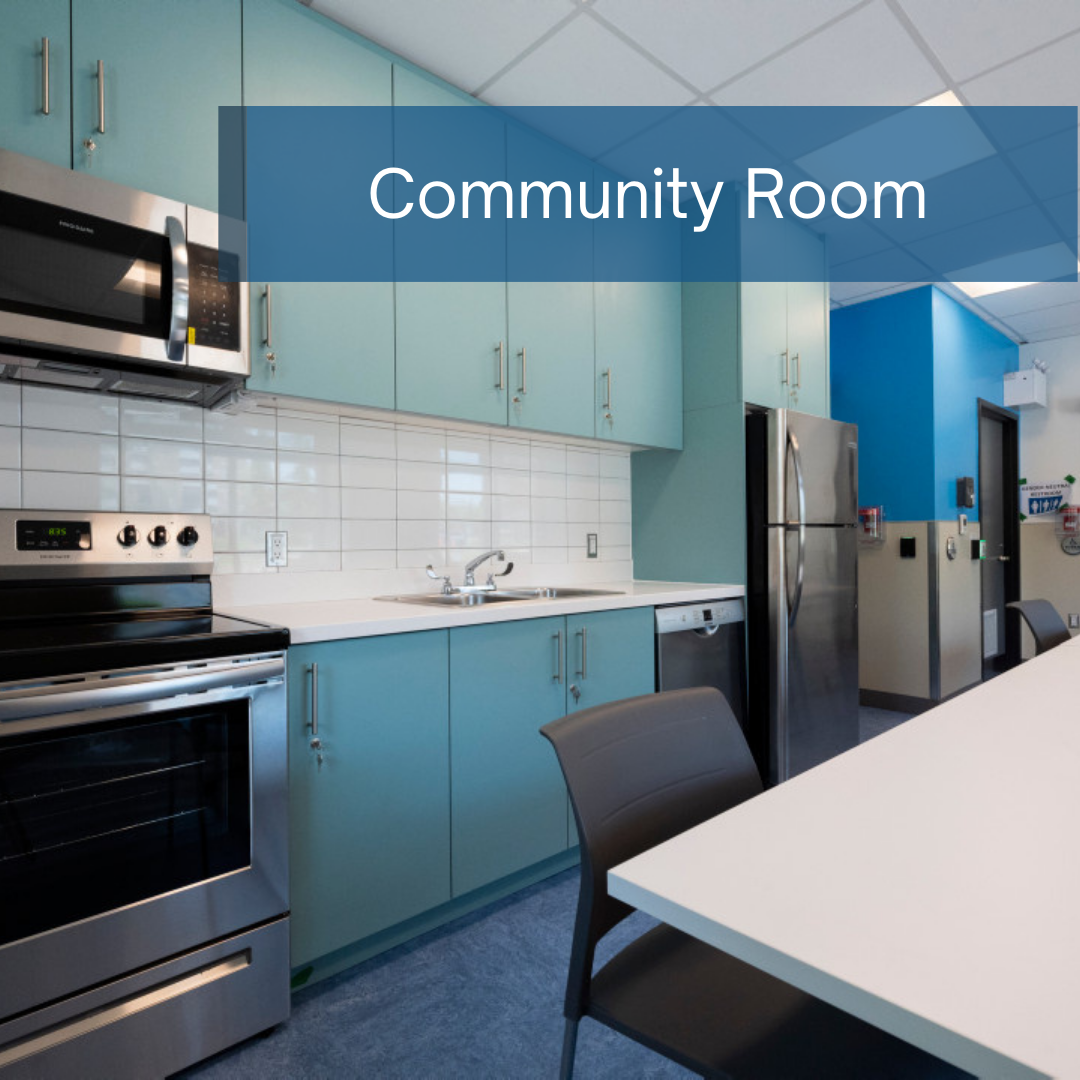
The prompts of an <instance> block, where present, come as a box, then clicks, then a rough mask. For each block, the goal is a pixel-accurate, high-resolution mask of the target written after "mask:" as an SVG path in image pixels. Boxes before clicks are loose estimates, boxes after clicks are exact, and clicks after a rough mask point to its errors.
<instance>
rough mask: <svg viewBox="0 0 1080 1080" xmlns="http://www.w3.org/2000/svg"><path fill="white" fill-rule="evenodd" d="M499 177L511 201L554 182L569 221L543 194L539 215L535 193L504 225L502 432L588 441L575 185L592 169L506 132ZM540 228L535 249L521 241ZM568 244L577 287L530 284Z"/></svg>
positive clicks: (587, 275)
mask: <svg viewBox="0 0 1080 1080" xmlns="http://www.w3.org/2000/svg"><path fill="white" fill-rule="evenodd" d="M506 153H507V173H508V176H509V180H510V187H511V190H513V191H514V192H515V195H516V194H517V193H519V192H520V190H521V183H522V182H523V181H533V180H538V181H541V182H543V183H547V184H550V183H552V182H553V181H555V180H562V181H564V182H565V183H567V184H568V185H569V187H570V197H571V205H572V207H573V210H572V213H573V219H572V220H571V221H567V220H566V218H565V216H564V208H563V207H564V203H563V200H564V193H563V191H562V190H561V189H555V190H554V191H553V192H552V194H551V196H550V204H549V206H550V210H549V216H548V217H547V218H546V219H545V218H543V217H541V214H542V212H543V210H542V208H543V200H542V194H543V193H542V192H541V191H539V190H538V189H533V190H532V191H531V192H530V195H529V217H528V218H526V219H525V220H524V221H522V220H521V217H520V212H519V213H517V214H515V217H514V220H513V221H511V222H509V223H508V225H507V260H508V265H509V269H510V274H509V278H510V280H509V281H508V282H507V286H506V298H507V322H508V334H509V349H510V376H509V377H510V395H511V396H510V426H511V427H523V428H532V429H534V430H537V431H553V432H558V433H560V434H565V435H584V436H587V437H590V438H591V437H592V435H593V433H594V430H595V427H594V424H595V421H594V418H593V413H594V409H595V397H594V392H593V378H592V373H593V367H594V363H593V358H594V355H595V354H594V341H593V338H594V332H593V271H592V229H591V228H590V229H585V228H583V227H582V223H581V218H580V215H579V214H578V211H577V203H578V195H579V189H578V185H579V184H580V183H581V182H584V183H586V184H589V183H591V181H592V173H593V171H592V166H591V165H590V163H589V162H587V161H586V160H585V159H584V158H580V157H577V156H576V155H574V154H571V153H569V152H568V151H567V150H565V149H564V148H562V147H559V146H557V145H556V144H555V143H552V142H550V141H549V140H547V139H544V138H542V137H541V136H538V135H532V134H530V133H529V132H527V131H525V130H524V129H522V128H519V127H517V126H514V125H511V126H509V127H508V128H507V133H506ZM538 223H539V224H540V226H541V227H542V229H543V233H542V237H543V240H542V242H540V243H536V242H535V241H534V242H533V243H530V242H529V241H530V240H531V239H532V238H533V237H536V236H537V235H538V233H537V225H538ZM569 245H575V247H576V249H577V250H576V258H577V262H578V266H579V274H578V276H579V277H580V280H578V281H543V280H541V281H530V280H522V279H526V278H528V277H529V275H530V270H532V271H533V272H537V271H539V272H538V273H537V276H539V277H550V276H551V274H550V273H546V272H545V269H544V267H543V266H537V265H536V264H537V263H538V262H542V261H543V259H544V254H545V252H546V251H549V250H554V249H556V248H557V249H558V250H559V251H560V253H561V254H562V255H563V256H565V255H566V254H567V249H568V246H569Z"/></svg>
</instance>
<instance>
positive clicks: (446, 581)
mask: <svg viewBox="0 0 1080 1080" xmlns="http://www.w3.org/2000/svg"><path fill="white" fill-rule="evenodd" d="M424 570H425V571H426V572H427V576H428V577H429V578H431V580H432V581H441V582H442V591H443V594H444V595H449V594H450V593H452V592H453V591H454V586H453V585H451V584H450V578H449V576H448V575H444V574H437V573H436V572H435V567H433V566H432V565H431V563H428V565H427V566H425V567H424Z"/></svg>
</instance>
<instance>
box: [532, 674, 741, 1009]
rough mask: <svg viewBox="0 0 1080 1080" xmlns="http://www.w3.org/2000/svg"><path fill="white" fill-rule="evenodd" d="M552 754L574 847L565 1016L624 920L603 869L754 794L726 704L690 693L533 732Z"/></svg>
mask: <svg viewBox="0 0 1080 1080" xmlns="http://www.w3.org/2000/svg"><path fill="white" fill-rule="evenodd" d="M540 732H541V734H542V735H544V736H545V737H546V738H547V739H548V740H550V742H551V744H552V745H553V746H554V747H555V752H556V754H557V755H558V757H559V764H560V765H561V766H562V771H563V776H564V777H565V778H566V786H567V787H568V788H569V791H570V801H571V803H572V805H573V808H574V817H575V818H576V820H577V827H578V835H579V837H580V841H581V892H580V894H579V896H578V909H577V919H576V922H575V926H574V942H573V947H572V949H571V957H570V974H569V978H568V980H567V991H566V1015H567V1017H568V1018H570V1019H574V1020H576V1019H580V1018H581V1016H583V1015H584V1013H585V1009H586V1006H587V1003H588V992H589V980H590V977H591V974H592V965H593V956H594V953H595V950H596V943H597V942H598V941H599V940H600V939H601V938H602V937H603V936H604V935H605V934H606V933H607V932H608V931H609V930H610V929H611V928H612V927H613V926H615V925H617V924H618V923H619V922H621V921H622V920H623V919H624V918H626V916H627V915H629V914H630V913H631V911H632V910H633V909H632V908H630V907H628V906H627V905H625V904H623V903H621V902H620V901H618V900H614V899H613V898H611V897H610V896H608V892H607V872H608V870H609V869H611V867H613V866H617V865H618V864H619V863H622V862H625V861H626V860H627V859H630V858H632V857H633V856H635V855H638V854H640V853H641V852H643V851H647V850H648V849H649V848H651V847H655V846H656V845H657V844H659V843H662V842H663V841H664V840H668V839H670V838H671V837H672V836H676V835H678V834H679V833H681V832H685V831H686V830H687V829H690V828H692V827H693V826H695V825H699V824H701V822H703V821H707V820H708V819H709V818H711V817H715V816H716V815H717V814H719V813H721V812H722V811H724V810H727V809H729V808H730V807H732V806H735V805H736V804H738V803H740V802H743V801H744V800H745V799H749V798H750V797H751V796H753V795H757V794H758V793H759V792H760V791H761V790H762V784H761V777H760V775H759V774H758V771H757V766H756V765H755V763H754V759H753V756H752V755H751V753H750V748H749V747H748V746H747V744H746V739H745V738H744V736H743V733H742V731H741V729H740V728H739V723H738V721H737V720H736V719H735V716H734V714H733V713H732V711H731V707H730V706H729V705H728V703H727V701H726V700H725V699H724V696H723V694H721V693H720V691H719V690H716V689H714V688H712V687H696V688H693V689H689V690H670V691H666V692H664V693H660V694H648V695H646V696H644V697H637V698H628V699H627V700H625V701H616V702H612V703H611V704H608V705H597V706H595V707H593V708H591V709H583V710H582V711H581V712H579V713H573V714H571V715H569V716H564V717H563V718H562V719H560V720H555V721H553V722H552V723H550V724H547V725H545V726H544V727H542V728H541V729H540Z"/></svg>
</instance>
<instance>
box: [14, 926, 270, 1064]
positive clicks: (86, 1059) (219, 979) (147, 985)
mask: <svg viewBox="0 0 1080 1080" xmlns="http://www.w3.org/2000/svg"><path fill="white" fill-rule="evenodd" d="M288 1016H289V920H288V918H287V917H286V918H281V919H277V920H275V921H274V922H271V923H268V924H267V925H265V926H261V927H258V928H257V929H255V930H250V931H248V932H247V933H243V934H237V935H236V936H235V937H230V938H226V939H225V940H224V941H219V942H217V943H216V944H214V945H211V946H208V947H207V948H203V949H196V950H194V951H192V952H189V953H185V954H184V955H183V956H180V957H176V958H174V959H172V960H169V961H167V962H165V963H163V964H156V965H154V966H153V967H151V968H148V969H145V970H143V971H140V972H137V973H136V974H133V975H129V976H127V977H126V978H122V979H116V980H115V981H113V982H110V983H107V984H106V985H104V986H99V987H97V988H95V989H93V990H90V991H87V992H86V993H83V994H77V995H75V996H74V997H71V998H66V999H65V1000H63V1001H61V1002H58V1003H56V1004H54V1005H50V1006H47V1007H46V1008H43V1009H39V1010H36V1011H35V1012H33V1013H31V1014H29V1015H23V1016H21V1017H17V1018H16V1019H13V1020H10V1021H8V1022H7V1023H6V1024H0V1080H66V1078H68V1077H70V1078H72V1080H75V1078H78V1080H86V1078H88V1077H94V1078H96V1077H108V1078H109V1080H148V1078H150V1077H163V1076H167V1075H169V1074H170V1073H173V1072H176V1071H177V1070H179V1069H182V1068H185V1067H186V1066H188V1065H191V1064H193V1063H194V1062H196V1061H201V1060H202V1059H203V1058H206V1057H209V1056H210V1055H212V1054H216V1053H217V1052H218V1051H220V1050H224V1049H225V1048H226V1047H228V1046H232V1045H233V1044H235V1043H237V1042H239V1041H241V1040H242V1039H246V1038H248V1037H250V1036H252V1035H256V1034H258V1033H259V1032H261V1031H265V1030H267V1029H268V1028H271V1027H273V1026H274V1025H275V1024H279V1023H281V1022H282V1021H283V1020H286V1019H287V1018H288Z"/></svg>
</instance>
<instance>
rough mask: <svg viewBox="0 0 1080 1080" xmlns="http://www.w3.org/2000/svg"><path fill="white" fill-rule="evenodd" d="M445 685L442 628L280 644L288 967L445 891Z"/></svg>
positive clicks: (440, 898)
mask: <svg viewBox="0 0 1080 1080" xmlns="http://www.w3.org/2000/svg"><path fill="white" fill-rule="evenodd" d="M313 664H315V665H317V666H318V672H317V678H318V727H319V738H320V740H321V741H322V756H323V761H322V765H321V767H320V764H319V761H318V757H317V754H316V752H315V751H313V750H312V749H311V747H310V742H311V737H312V736H311V729H310V726H309V725H310V722H311V719H312V703H313V697H312V678H313V672H312V665H313ZM446 687H447V633H446V631H445V630H436V631H432V632H428V633H417V634H398V635H394V636H391V637H376V638H363V639H360V640H358V641H340V642H328V643H325V644H321V645H299V646H294V647H293V648H292V649H290V650H289V778H290V804H291V806H290V813H289V820H290V834H291V835H290V858H291V867H290V876H291V881H292V963H293V966H294V967H296V966H298V965H300V964H305V963H308V962H309V961H311V960H314V959H317V958H318V957H321V956H326V955H327V954H328V953H331V952H334V951H336V950H338V949H341V948H344V947H345V946H346V945H351V944H352V943H354V942H356V941H360V940H362V939H363V938H365V937H368V936H370V935H371V934H374V933H377V932H378V931H380V930H384V929H386V928H387V927H390V926H393V925H395V924H396V923H400V922H403V921H404V920H406V919H408V918H410V917H412V916H414V915H418V914H420V913H421V912H423V911H426V910H428V909H430V908H433V907H436V906H438V905H439V904H442V903H445V902H446V901H447V900H449V899H450V790H449V785H450V781H449V766H450V762H449V728H448V717H447V689H446Z"/></svg>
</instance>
